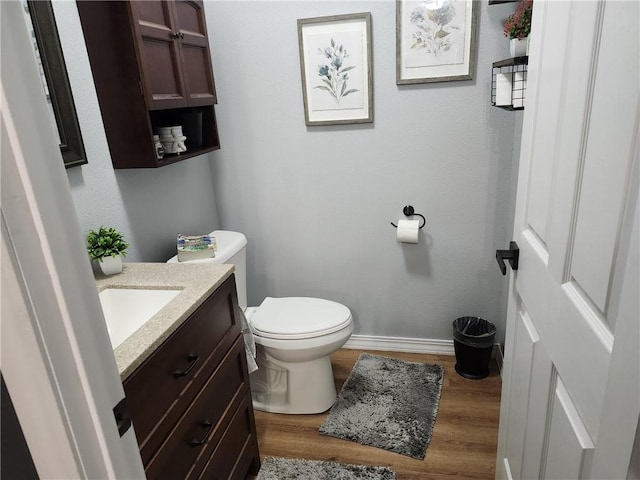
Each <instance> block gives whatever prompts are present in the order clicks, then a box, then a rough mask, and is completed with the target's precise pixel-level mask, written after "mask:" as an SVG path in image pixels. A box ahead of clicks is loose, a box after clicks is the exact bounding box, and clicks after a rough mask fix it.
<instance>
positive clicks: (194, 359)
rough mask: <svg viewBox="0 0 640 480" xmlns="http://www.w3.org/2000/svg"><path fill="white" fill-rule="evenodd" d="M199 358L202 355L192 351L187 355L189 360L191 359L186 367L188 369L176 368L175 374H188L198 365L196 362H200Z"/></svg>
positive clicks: (181, 375) (177, 376)
mask: <svg viewBox="0 0 640 480" xmlns="http://www.w3.org/2000/svg"><path fill="white" fill-rule="evenodd" d="M199 358H200V355H196V354H195V353H190V354H189V355H187V360H189V363H190V365H189V366H188V367H187V368H186V370H174V371H173V376H174V377H176V378H179V377H184V376H185V375H188V374H189V372H190V371H191V370H193V367H195V366H196V363H198V359H199Z"/></svg>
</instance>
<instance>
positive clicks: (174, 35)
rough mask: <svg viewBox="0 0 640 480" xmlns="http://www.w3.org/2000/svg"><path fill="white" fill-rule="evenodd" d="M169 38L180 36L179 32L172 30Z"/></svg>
mask: <svg viewBox="0 0 640 480" xmlns="http://www.w3.org/2000/svg"><path fill="white" fill-rule="evenodd" d="M171 38H180V32H172V33H171Z"/></svg>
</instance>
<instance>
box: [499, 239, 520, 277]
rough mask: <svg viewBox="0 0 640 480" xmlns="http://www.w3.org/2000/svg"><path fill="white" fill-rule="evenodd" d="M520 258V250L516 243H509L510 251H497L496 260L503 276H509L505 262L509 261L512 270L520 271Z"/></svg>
mask: <svg viewBox="0 0 640 480" xmlns="http://www.w3.org/2000/svg"><path fill="white" fill-rule="evenodd" d="M519 257H520V249H519V248H518V244H517V243H516V242H509V250H496V260H497V261H498V266H499V267H500V271H501V272H502V275H506V274H507V266H506V265H505V263H504V261H505V260H509V265H511V269H512V270H518V258H519Z"/></svg>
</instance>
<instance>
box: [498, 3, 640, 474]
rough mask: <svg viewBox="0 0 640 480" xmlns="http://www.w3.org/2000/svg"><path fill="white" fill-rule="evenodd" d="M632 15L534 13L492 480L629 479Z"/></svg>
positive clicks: (635, 312)
mask: <svg viewBox="0 0 640 480" xmlns="http://www.w3.org/2000/svg"><path fill="white" fill-rule="evenodd" d="M639 18H640V11H639V2H636V1H633V2H620V1H607V2H594V1H591V2H584V1H573V2H569V1H566V2H564V1H563V2H538V1H536V2H535V3H534V13H533V23H532V25H533V32H532V45H531V55H530V57H529V59H530V62H529V77H528V86H527V103H526V108H525V112H524V124H523V140H522V148H521V158H520V177H519V181H518V199H517V205H516V219H515V226H514V240H515V241H516V242H517V244H518V246H519V247H520V265H519V269H518V271H517V272H514V273H512V275H511V284H510V302H509V308H508V320H507V332H506V340H505V346H506V351H505V369H504V382H503V389H502V407H501V415H500V434H499V442H498V458H497V465H496V477H497V478H501V479H503V478H513V479H520V478H522V479H534V478H540V479H563V480H568V479H578V478H593V479H625V478H627V475H628V470H629V463H630V458H631V453H632V448H633V441H634V437H635V433H636V429H637V428H638V418H639V411H640V330H639V324H640V319H639V316H640V312H639V311H640V309H639V307H638V297H639V294H640V286H639V282H638V276H639V273H638V269H639V263H640V260H639V258H638V244H639V243H640V239H639V236H638V215H639V213H640V212H639V207H638V177H639V171H638V143H637V142H638V138H637V136H638V117H639V107H638V90H639V88H640V87H639V86H640V80H639V71H640V68H639V49H640V41H639V34H638V23H639Z"/></svg>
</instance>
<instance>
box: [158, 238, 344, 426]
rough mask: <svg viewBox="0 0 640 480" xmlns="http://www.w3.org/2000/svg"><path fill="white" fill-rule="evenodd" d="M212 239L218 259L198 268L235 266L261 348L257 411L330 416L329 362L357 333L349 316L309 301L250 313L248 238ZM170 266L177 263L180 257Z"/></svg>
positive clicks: (254, 379) (283, 302)
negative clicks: (247, 279)
mask: <svg viewBox="0 0 640 480" xmlns="http://www.w3.org/2000/svg"><path fill="white" fill-rule="evenodd" d="M210 235H212V236H214V237H215V238H216V242H217V246H218V249H217V252H216V256H215V257H214V258H210V259H204V260H194V262H197V263H207V262H213V263H232V264H234V265H235V268H236V269H235V276H236V288H237V291H238V303H239V305H240V308H242V309H243V311H244V312H245V316H246V317H247V320H248V321H249V325H250V326H251V331H252V332H253V335H254V338H255V342H256V347H257V348H256V349H257V358H256V361H257V363H258V367H259V368H258V370H257V371H255V372H254V373H252V374H251V394H252V397H253V407H254V408H255V409H257V410H263V411H266V412H275V413H292V414H301V413H320V412H324V411H326V410H328V409H329V408H330V407H331V406H332V405H333V403H334V402H335V400H336V388H335V384H334V381H333V370H332V369H331V361H330V359H329V356H330V355H331V354H332V353H333V352H335V351H336V350H338V349H339V348H340V347H342V346H343V345H344V344H345V343H346V341H347V340H348V339H349V337H350V336H351V333H352V332H353V319H352V317H351V311H350V310H349V309H348V308H347V307H345V306H344V305H342V304H340V303H337V302H333V301H331V300H322V299H319V298H307V297H286V298H272V297H267V298H265V299H264V301H263V302H262V304H261V305H260V306H259V307H249V308H247V285H246V245H247V239H246V237H245V236H244V235H243V234H242V233H238V232H229V231H225V230H216V231H214V232H211V234H210ZM169 262H177V257H173V258H171V259H170V260H169Z"/></svg>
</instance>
